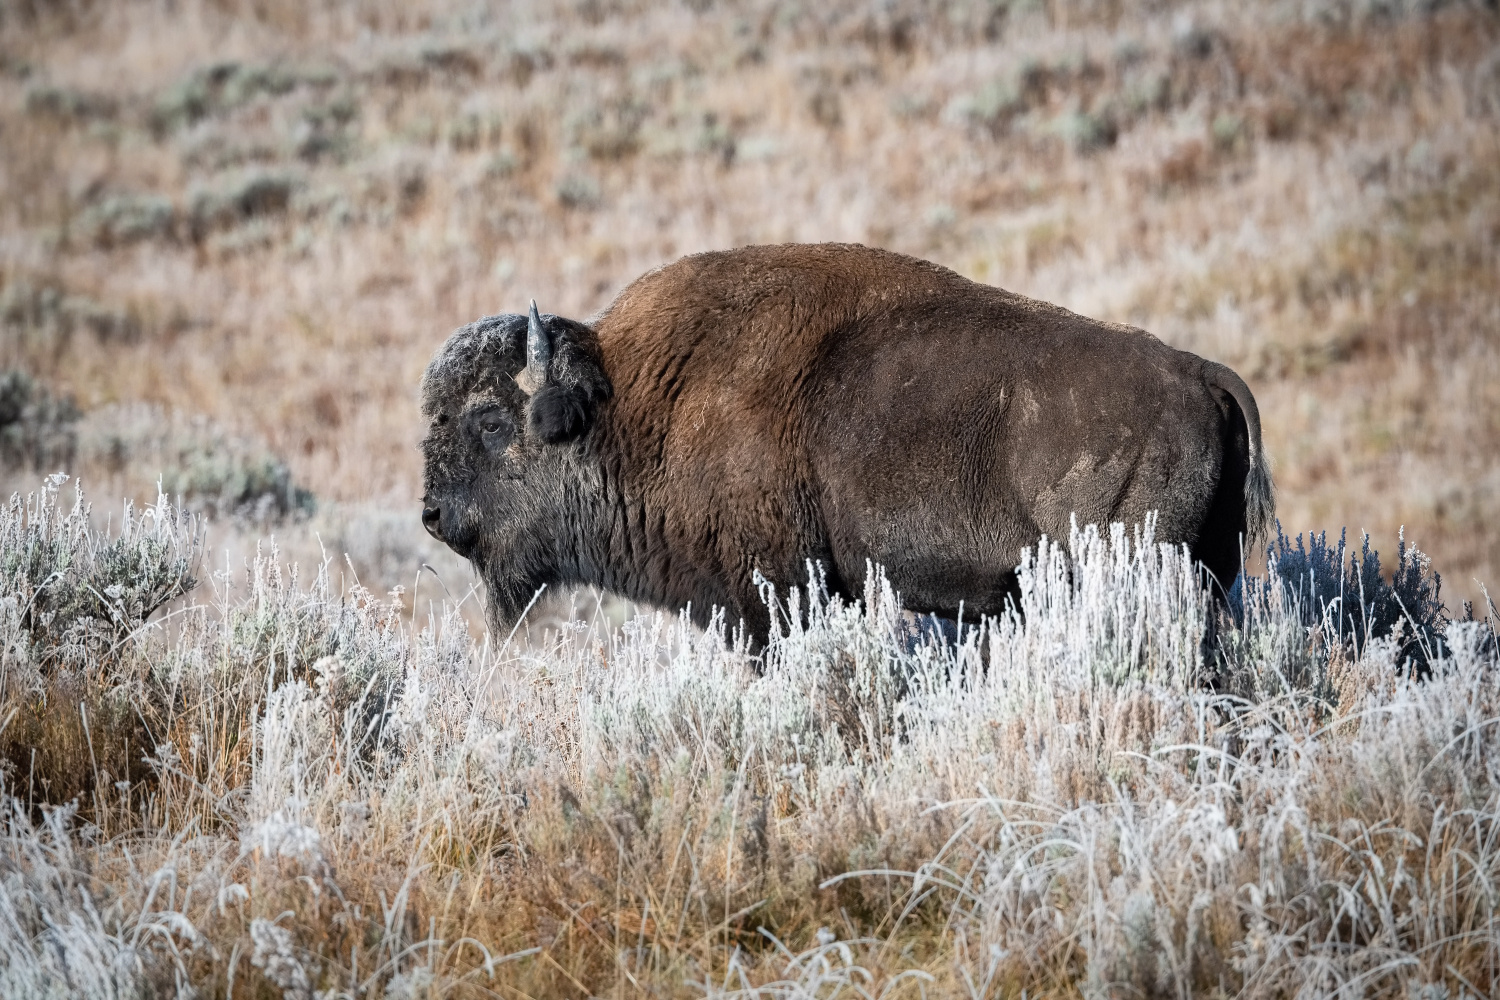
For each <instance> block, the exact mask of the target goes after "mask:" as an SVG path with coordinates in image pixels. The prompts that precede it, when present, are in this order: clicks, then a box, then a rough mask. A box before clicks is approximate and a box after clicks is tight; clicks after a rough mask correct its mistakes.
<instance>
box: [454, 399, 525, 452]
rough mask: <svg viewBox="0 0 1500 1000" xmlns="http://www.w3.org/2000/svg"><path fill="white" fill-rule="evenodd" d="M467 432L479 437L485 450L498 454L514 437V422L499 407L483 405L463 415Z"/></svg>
mask: <svg viewBox="0 0 1500 1000" xmlns="http://www.w3.org/2000/svg"><path fill="white" fill-rule="evenodd" d="M464 426H465V428H467V430H468V432H469V433H470V434H472V435H474V436H475V437H476V438H478V439H479V444H480V445H481V446H482V447H483V448H484V450H485V451H487V452H489V453H491V454H498V453H500V452H503V451H504V450H505V449H506V448H507V447H509V445H510V442H511V438H513V437H515V427H516V425H515V422H514V421H513V420H512V419H511V416H510V414H508V413H506V412H505V411H504V410H502V409H500V408H499V407H485V408H484V409H482V410H479V411H478V412H475V413H471V414H468V415H467V416H465V417H464Z"/></svg>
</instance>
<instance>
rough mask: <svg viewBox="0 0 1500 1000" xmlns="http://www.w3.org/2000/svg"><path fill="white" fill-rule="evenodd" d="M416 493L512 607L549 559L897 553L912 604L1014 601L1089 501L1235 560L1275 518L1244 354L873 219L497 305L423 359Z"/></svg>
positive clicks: (678, 592)
mask: <svg viewBox="0 0 1500 1000" xmlns="http://www.w3.org/2000/svg"><path fill="white" fill-rule="evenodd" d="M422 410H423V413H424V415H425V416H426V417H427V419H428V421H429V427H428V432H427V437H426V439H425V440H424V441H423V443H422V449H423V451H424V453H425V456H426V473H425V483H424V485H425V491H426V492H425V496H424V498H423V512H422V520H423V523H424V524H425V525H426V527H427V529H428V530H429V531H431V532H432V534H433V535H435V536H436V537H437V538H439V539H441V540H442V541H444V542H446V543H447V544H448V545H449V546H451V547H452V548H453V549H454V550H455V551H456V552H458V553H459V554H460V555H463V556H465V557H466V558H468V559H469V560H471V561H472V563H473V564H474V566H475V567H476V568H477V570H478V571H479V573H480V575H481V576H482V577H483V579H484V581H485V583H486V588H487V601H488V608H489V615H490V618H491V621H492V623H493V624H495V625H502V626H507V627H508V626H509V625H510V624H511V623H513V622H514V621H515V620H516V618H517V616H519V614H520V613H521V612H522V610H523V609H524V608H525V606H526V605H527V603H528V602H529V601H530V600H531V598H532V596H533V594H534V593H535V591H536V589H537V588H538V587H540V586H541V585H543V584H553V585H557V584H585V583H587V584H595V585H597V586H600V587H603V588H606V589H608V590H611V591H614V592H616V593H619V594H621V595H623V596H625V597H628V598H631V599H634V600H637V601H642V602H646V603H650V604H654V605H661V606H668V607H681V606H684V605H687V604H689V603H691V605H692V609H693V615H694V616H695V617H696V618H697V619H698V620H699V621H700V622H702V621H706V620H707V619H708V617H709V615H710V612H711V609H712V608H713V607H714V606H718V607H722V608H724V609H725V610H726V611H727V614H728V617H729V620H730V622H731V623H733V622H734V621H735V620H736V619H739V620H741V621H743V622H744V623H745V624H746V625H747V626H748V627H749V629H750V630H751V632H752V633H753V634H761V635H764V633H765V632H766V629H767V628H768V626H769V617H768V614H767V611H766V609H765V607H764V605H763V604H762V602H761V600H760V599H759V596H758V594H757V590H756V587H755V585H754V583H753V573H754V571H755V570H759V571H760V572H761V573H762V574H763V575H764V576H765V577H766V578H768V579H770V580H772V581H775V582H778V583H781V584H783V585H787V584H793V585H795V584H797V583H799V582H801V581H802V580H805V578H806V565H807V561H808V560H816V561H818V562H820V563H821V564H822V565H823V567H824V569H825V571H826V574H827V582H828V586H829V589H830V590H833V591H836V592H841V593H845V594H849V593H853V592H857V591H858V589H859V588H860V587H861V586H862V584H863V581H864V577H865V572H866V562H867V560H868V561H872V562H875V563H879V564H883V565H884V566H885V568H886V571H887V573H888V574H889V577H890V580H891V582H892V584H893V585H894V586H895V588H896V589H897V590H898V591H899V592H900V593H901V594H902V596H903V600H904V604H905V605H906V606H907V607H908V608H909V609H911V610H912V611H916V612H920V613H926V612H935V613H937V614H939V615H943V616H947V617H952V616H954V615H955V614H956V613H957V611H958V609H959V605H960V602H962V603H963V605H964V608H965V614H966V615H967V614H994V613H998V612H1000V611H1001V609H1002V607H1003V606H1004V602H1005V600H1006V597H1007V596H1008V595H1009V594H1010V593H1012V591H1013V589H1014V586H1015V572H1014V569H1015V566H1016V564H1017V562H1018V561H1019V557H1020V553H1021V549H1022V548H1023V547H1025V546H1028V545H1032V544H1034V543H1035V542H1036V541H1037V539H1038V537H1039V536H1041V535H1043V534H1048V535H1051V536H1053V537H1057V536H1062V535H1066V532H1067V530H1068V524H1069V518H1070V516H1072V515H1074V514H1076V515H1077V517H1078V519H1079V521H1080V523H1089V522H1097V523H1105V522H1114V521H1124V522H1127V523H1128V522H1138V521H1140V520H1142V519H1143V518H1144V517H1145V515H1146V514H1147V513H1148V512H1149V511H1153V510H1155V511H1158V512H1159V519H1158V521H1157V527H1156V537H1157V538H1158V539H1159V540H1163V541H1170V542H1185V543H1187V544H1188V545H1189V546H1190V547H1191V551H1192V553H1193V554H1194V556H1196V557H1197V558H1198V559H1199V560H1201V561H1202V563H1203V565H1204V566H1205V567H1206V568H1207V570H1208V571H1209V572H1210V573H1212V574H1213V575H1214V577H1215V578H1217V580H1218V581H1219V582H1220V583H1221V584H1223V585H1226V586H1227V585H1228V583H1229V582H1230V581H1231V580H1232V579H1233V578H1234V576H1235V575H1236V573H1237V571H1238V569H1239V566H1240V558H1241V544H1242V539H1244V540H1249V539H1253V538H1255V537H1257V536H1260V535H1261V534H1262V533H1263V532H1264V531H1265V529H1266V527H1267V525H1268V524H1269V523H1270V521H1271V518H1272V512H1273V499H1272V489H1271V478H1270V473H1269V470H1268V467H1267V464H1266V458H1265V453H1264V451H1263V450H1262V447H1261V434H1260V417H1259V413H1258V412H1257V410H1256V406H1255V400H1254V398H1253V397H1252V396H1251V394H1250V390H1249V388H1247V387H1246V385H1245V383H1244V382H1243V381H1242V380H1241V379H1240V378H1239V376H1238V375H1236V374H1235V373H1234V372H1233V371H1231V370H1230V369H1228V368H1226V367H1224V366H1223V365H1220V364H1216V363H1214V362H1212V361H1205V360H1204V359H1202V358H1200V357H1197V356H1196V355H1193V354H1189V353H1187V352H1185V351H1179V350H1176V349H1174V348H1171V347H1168V346H1166V345H1165V344H1163V343H1162V342H1161V341H1159V340H1157V339H1156V338H1155V337H1153V336H1151V335H1150V334H1147V333H1145V332H1143V331H1141V330H1136V329H1132V328H1130V327H1126V326H1119V325H1116V324H1112V323H1102V322H1099V321H1097V320H1092V319H1086V318H1085V317H1082V316H1079V315H1076V314H1074V313H1071V312H1068V311H1067V310H1066V309H1062V308H1059V307H1057V306H1053V305H1048V304H1047V303H1045V302H1038V301H1036V300H1034V299H1029V298H1026V297H1025V296H1022V295H1017V294H1014V293H1012V292H1007V291H1004V290H1002V289H999V288H994V287H990V286H987V285H980V284H976V283H974V282H972V281H969V280H967V279H965V278H963V277H961V276H959V275H958V274H955V273H954V272H952V271H950V270H947V269H946V268H943V267H939V266H937V265H936V264H931V263H928V262H926V261H922V260H917V259H915V258H912V257H906V256H902V255H900V254H895V253H890V252H886V251H882V250H875V249H871V248H868V247H862V246H851V245H838V244H825V245H788V246H762V247H746V248H744V249H739V250H728V251H722V252H716V253H704V254H696V255H694V256H690V257H685V258H683V259H681V260H679V261H677V262H675V263H673V264H669V265H667V266H665V267H661V268H658V269H657V270H654V271H651V272H650V273H648V274H645V275H643V276H642V277H640V278H638V279H637V280H636V281H634V282H633V283H632V284H631V285H629V286H628V287H627V288H626V289H625V290H624V291H623V292H621V293H620V295H619V297H618V298H616V299H615V301H614V303H613V304H612V305H610V306H609V307H608V308H607V309H606V310H605V311H604V312H603V313H602V314H600V315H599V316H598V317H597V318H595V319H593V320H591V321H589V322H579V321H576V320H571V319H565V318H563V317H561V316H549V315H538V314H537V312H536V306H535V303H533V305H532V311H531V315H530V316H529V317H527V316H518V315H501V316H491V317H488V318H486V319H481V320H479V321H477V322H475V323H471V324H469V325H468V326H465V327H462V328H460V329H459V330H458V331H456V332H455V333H454V334H453V335H452V336H451V337H449V338H448V341H447V343H445V344H444V345H443V346H442V348H441V349H439V351H438V352H437V355H436V356H435V357H434V358H433V360H432V362H431V364H429V365H428V367H427V371H426V374H425V375H424V377H423V380H422Z"/></svg>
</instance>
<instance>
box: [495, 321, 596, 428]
mask: <svg viewBox="0 0 1500 1000" xmlns="http://www.w3.org/2000/svg"><path fill="white" fill-rule="evenodd" d="M527 320H528V322H527V337H526V368H525V370H524V371H523V372H521V374H520V375H519V376H518V377H517V379H516V384H518V385H520V386H521V388H522V389H523V390H525V391H526V393H527V394H528V395H529V396H530V397H531V403H530V405H529V406H528V407H527V409H528V417H527V426H528V429H529V432H530V434H531V435H533V436H535V437H536V438H538V439H539V440H541V441H542V442H543V443H545V444H561V443H563V442H565V441H572V440H575V439H577V438H580V437H582V436H583V435H584V434H585V433H586V432H587V431H588V429H589V428H590V427H592V426H593V423H594V418H595V416H596V415H597V413H598V410H599V404H601V403H603V402H604V401H605V400H606V399H608V398H609V397H610V395H611V394H612V392H613V387H612V386H611V385H610V383H609V377H608V376H607V375H605V374H604V366H603V364H602V363H601V360H600V354H599V340H598V337H596V336H595V334H594V331H593V330H592V329H591V328H590V327H588V326H586V325H585V324H583V323H578V322H575V321H573V320H569V319H563V318H562V317H560V316H548V317H546V318H545V319H543V318H542V317H541V316H540V315H538V313H537V311H536V303H535V302H533V303H532V304H531V314H530V316H528V317H527Z"/></svg>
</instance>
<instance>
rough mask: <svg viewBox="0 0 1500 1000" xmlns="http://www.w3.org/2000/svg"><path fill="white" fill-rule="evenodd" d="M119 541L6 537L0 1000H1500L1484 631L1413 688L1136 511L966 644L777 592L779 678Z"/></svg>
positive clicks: (759, 668)
mask: <svg viewBox="0 0 1500 1000" xmlns="http://www.w3.org/2000/svg"><path fill="white" fill-rule="evenodd" d="M116 524H117V525H120V527H119V528H118V530H117V531H116V532H115V534H114V536H111V537H104V536H102V535H101V534H100V533H99V532H97V531H95V530H93V529H91V528H90V527H89V519H88V515H87V513H86V511H84V510H83V509H82V508H77V509H75V508H74V506H73V504H72V503H70V502H62V503H59V496H58V487H57V486H56V485H52V486H50V487H49V488H48V489H47V490H46V491H44V492H43V493H41V494H39V495H37V496H35V497H33V498H31V499H30V500H24V501H23V500H21V499H20V498H17V499H16V500H14V501H13V502H12V503H11V505H10V506H9V508H8V509H5V510H4V511H3V512H0V546H3V549H0V658H3V662H0V666H3V679H0V683H3V690H0V725H3V731H0V747H3V752H4V773H3V779H0V780H3V789H0V794H3V812H4V820H3V822H4V830H3V833H0V956H3V957H0V995H4V996H7V997H9V996H18V997H19V996H48V995H52V996H75V995H89V996H109V997H134V996H152V995H168V994H172V993H174V991H175V992H182V993H186V992H188V991H190V990H191V991H194V992H195V993H196V995H199V996H226V995H227V996H240V997H247V996H272V997H274V996H285V997H311V996H314V995H316V996H322V997H338V996H497V995H498V996H508V997H523V996H531V997H552V996H574V997H581V996H585V995H598V996H610V995H621V996H623V995H642V994H652V995H682V996H699V995H706V996H714V997H727V996H760V997H834V996H841V997H855V996H869V997H876V996H933V997H937V996H960V997H980V996H988V997H1000V996H1015V995H1020V993H1021V991H1022V990H1025V991H1026V995H1028V996H1054V995H1084V994H1086V995H1089V996H1120V997H1126V996H1131V997H1133V996H1157V995H1161V996H1180V997H1187V996H1215V995H1218V996H1247V997H1260V996H1268V997H1270V996H1275V997H1281V996H1299V995H1300V996H1328V995H1342V996H1351V997H1352V996H1377V995H1383V996H1388V995H1406V996H1422V997H1439V996H1450V997H1459V996H1463V995H1466V994H1467V995H1470V996H1476V997H1478V996H1488V995H1492V994H1493V992H1494V990H1495V989H1496V986H1497V982H1500V974H1497V966H1500V926H1497V923H1496V916H1497V907H1500V794H1497V793H1500V754H1497V752H1496V751H1497V742H1500V733H1497V730H1500V663H1497V656H1496V649H1495V642H1494V635H1493V633H1492V632H1491V631H1490V629H1489V626H1488V625H1486V624H1481V623H1473V622H1455V623H1453V624H1450V625H1448V626H1447V628H1446V632H1445V635H1444V642H1443V643H1442V644H1441V646H1440V648H1437V650H1436V652H1435V653H1434V655H1433V658H1432V659H1431V661H1430V662H1429V663H1428V665H1427V668H1426V669H1427V670H1428V671H1429V672H1430V676H1429V677H1427V678H1426V679H1418V678H1417V677H1416V676H1414V675H1415V674H1416V673H1417V671H1415V670H1413V669H1411V665H1410V664H1405V665H1403V664H1402V663H1398V662H1397V657H1398V652H1399V650H1400V649H1401V642H1402V638H1401V634H1400V633H1399V632H1397V633H1392V634H1390V635H1387V636H1385V637H1370V638H1367V639H1365V640H1364V641H1362V642H1360V643H1350V642H1346V641H1342V640H1341V639H1340V634H1339V632H1338V631H1337V629H1338V625H1337V623H1338V621H1339V620H1340V616H1339V614H1338V613H1337V612H1336V610H1335V611H1333V612H1330V613H1325V614H1324V615H1323V617H1322V619H1321V620H1322V621H1323V622H1324V623H1325V624H1324V625H1322V626H1314V627H1313V628H1311V629H1309V628H1308V627H1307V626H1306V625H1304V618H1305V616H1304V612H1303V609H1302V608H1300V607H1299V606H1298V604H1297V596H1296V592H1295V589H1294V588H1293V587H1291V586H1289V585H1288V584H1287V583H1286V582H1285V580H1284V579H1283V577H1281V576H1280V575H1278V574H1277V573H1275V572H1274V564H1273V573H1272V574H1271V575H1270V576H1269V577H1268V579H1267V581H1263V582H1258V583H1256V584H1255V585H1253V586H1250V587H1246V588H1243V590H1242V597H1241V598H1240V602H1239V604H1238V606H1237V607H1238V620H1239V621H1240V622H1241V626H1240V627H1239V628H1236V627H1235V626H1234V624H1233V621H1234V618H1233V616H1232V615H1229V614H1227V613H1223V614H1221V613H1219V612H1217V610H1216V608H1215V606H1214V605H1213V603H1212V601H1211V599H1210V598H1209V597H1208V595H1207V593H1206V592H1205V591H1204V590H1203V589H1201V587H1200V586H1199V583H1198V578H1197V576H1196V574H1195V573H1194V571H1193V569H1192V567H1191V565H1190V564H1189V562H1188V561H1187V560H1186V558H1185V556H1184V554H1183V553H1182V552H1181V551H1179V550H1175V549H1172V548H1170V547H1167V546H1160V545H1157V544H1155V543H1154V542H1153V541H1152V538H1151V535H1150V528H1149V525H1148V526H1146V528H1145V529H1144V531H1141V532H1133V531H1127V530H1125V529H1123V528H1120V527H1115V528H1111V529H1109V530H1107V531H1105V532H1103V533H1101V532H1099V531H1097V530H1095V529H1093V528H1084V529H1082V530H1079V531H1076V532H1075V533H1074V534H1073V536H1072V537H1071V538H1070V539H1068V540H1067V542H1066V543H1060V542H1044V543H1043V544H1042V545H1041V546H1040V547H1039V548H1038V550H1037V551H1035V552H1033V553H1031V554H1030V555H1029V556H1028V558H1027V561H1026V563H1025V564H1024V565H1023V566H1022V570H1021V572H1022V580H1023V587H1022V599H1021V609H1020V611H1021V613H1019V614H1013V615H1009V616H1006V617H1003V618H1001V619H998V620H991V621H985V622H982V623H979V624H977V625H976V624H974V623H965V625H964V627H963V629H962V631H961V633H960V636H959V641H958V642H956V643H944V642H943V641H941V640H940V639H937V638H931V637H930V638H926V639H921V640H914V639H912V638H911V629H910V627H909V623H908V622H907V621H906V620H905V619H904V618H903V616H902V614H901V612H900V607H899V598H898V597H897V595H895V594H893V593H892V592H891V589H890V587H889V586H888V585H887V584H886V583H885V582H884V580H883V578H882V577H881V575H880V574H879V572H878V570H875V571H872V573H871V576H870V579H869V581H868V582H867V584H866V589H865V592H864V594H863V597H862V599H861V600H859V601H857V602H853V603H850V602H846V601H844V600H841V599H839V598H837V597H833V596H829V595H827V594H826V593H824V592H823V591H822V589H821V588H820V586H819V585H818V584H817V577H816V573H815V572H814V573H813V574H812V583H811V584H810V585H809V586H807V587H805V588H803V589H801V590H799V591H797V592H795V593H785V592H781V593H774V592H772V591H770V589H769V588H768V589H767V598H768V599H769V600H772V601H775V602H776V606H777V607H778V608H780V609H781V611H782V615H781V619H780V620H781V622H782V630H781V635H780V636H779V637H778V638H777V639H776V640H775V641H774V642H772V643H771V644H770V645H769V648H767V649H765V650H764V652H763V653H761V654H759V655H751V653H749V652H748V651H747V649H746V647H745V646H744V645H743V644H740V643H737V642H736V641H735V640H734V638H733V633H732V630H726V629H710V630H708V631H706V632H704V631H699V630H696V629H694V628H692V627H691V626H689V625H687V624H686V623H685V622H684V620H682V619H679V618H676V617H672V616H669V615H650V616H644V617H640V618H637V619H635V620H633V621H631V622H628V623H627V624H625V625H624V626H622V627H619V628H617V629H604V628H600V627H593V628H590V627H586V626H584V625H573V626H564V627H562V628H561V629H559V630H557V631H556V632H552V633H549V634H548V635H547V637H546V639H545V641H542V642H537V643H533V644H530V645H524V644H522V643H521V642H520V641H519V637H511V638H507V637H506V636H488V637H485V638H483V639H482V640H478V641H476V640H475V639H474V638H473V637H471V635H470V634H469V632H468V631H467V629H466V627H465V626H464V624H463V619H462V618H460V617H459V616H458V615H457V614H456V613H455V612H453V611H452V610H444V609H440V608H436V607H434V608H432V609H431V610H430V612H429V613H427V615H426V617H423V616H422V615H420V614H419V615H418V616H415V617H414V616H412V615H411V614H410V613H409V612H404V611H401V610H400V609H399V605H394V604H390V603H387V602H384V601H382V600H381V599H380V598H378V597H376V596H375V595H372V594H370V593H368V592H365V591H362V590H360V589H358V588H338V587H336V585H335V582H334V581H335V580H336V579H337V577H336V575H335V574H333V573H332V572H330V566H329V565H326V564H325V565H324V566H322V567H317V568H314V569H313V570H311V571H305V572H303V573H301V574H299V573H298V572H297V571H296V570H294V569H291V568H289V567H286V566H284V565H282V563H281V562H280V561H279V558H278V555H277V553H276V552H275V550H274V549H270V548H267V549H266V550H264V551H263V552H262V553H261V556H260V558H258V559H256V560H254V561H253V562H251V563H249V564H247V565H244V566H238V567H234V566H230V567H223V568H222V569H221V568H218V567H216V566H215V565H214V564H213V562H212V560H209V559H206V558H204V557H203V556H202V555H201V552H200V550H201V542H200V539H199V535H198V534H197V532H196V531H195V529H194V527H193V525H192V523H191V522H190V521H187V520H184V519H183V518H182V517H181V516H180V515H178V514H177V513H176V512H175V511H173V510H172V509H171V508H170V507H169V506H168V505H167V504H166V503H165V501H161V502H159V503H158V504H157V505H156V506H154V507H152V508H150V509H148V510H146V511H144V512H141V513H134V512H132V513H131V514H129V515H128V516H127V518H126V519H125V520H124V521H123V522H121V521H119V520H118V519H117V520H116ZM37 553H43V554H45V556H46V560H41V559H40V557H38V556H37ZM106 555H107V558H106ZM39 567H41V568H39ZM116 577H120V578H119V579H116ZM192 577H196V578H199V579H201V580H202V581H203V582H201V583H199V584H197V586H196V589H194V590H191V591H187V592H186V596H185V597H184V596H183V595H182V593H181V591H182V590H183V587H185V586H187V585H189V582H190V581H189V578H192ZM137 579H140V580H146V581H155V583H154V584H153V585H152V586H151V587H146V586H135V589H134V590H132V589H131V586H132V584H131V581H133V580H137ZM161 581H176V583H175V584H174V585H173V586H172V587H168V588H167V589H166V590H163V589H162V585H161ZM111 588H118V589H117V590H114V591H113V592H112V590H111ZM95 592H97V593H95ZM90 594H94V598H93V602H92V603H91V602H90V600H86V599H85V596H84V595H90ZM143 594H144V595H154V597H157V598H163V600H157V601H155V602H154V603H155V604H157V605H160V607H159V608H158V609H157V610H156V611H155V614H154V615H153V614H152V607H151V605H153V600H148V599H146V598H145V597H142V596H141V595H143ZM101 595H102V596H101ZM132 595H134V596H132ZM163 595H166V596H165V597H163ZM39 608H47V609H55V610H49V611H47V613H46V614H39V613H38V610H37V609H39ZM101 609H103V610H102V611H101ZM48 615H51V617H48ZM69 616H72V617H71V618H70V617H69ZM1308 620H1314V621H1316V620H1318V619H1317V618H1316V617H1314V618H1311V619H1308ZM1211 622H1212V627H1210V624H1211ZM75 719H76V720H77V721H76V722H75V721H74V720H75ZM43 776H44V777H45V780H42V778H43Z"/></svg>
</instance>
